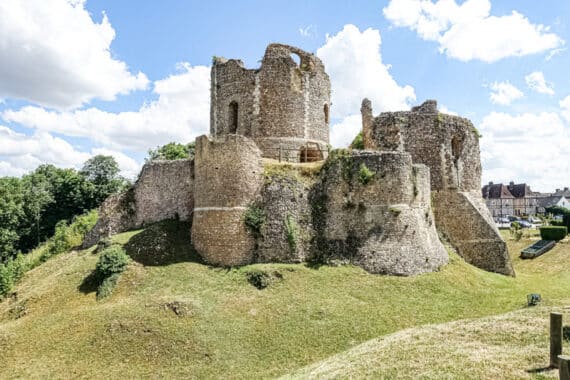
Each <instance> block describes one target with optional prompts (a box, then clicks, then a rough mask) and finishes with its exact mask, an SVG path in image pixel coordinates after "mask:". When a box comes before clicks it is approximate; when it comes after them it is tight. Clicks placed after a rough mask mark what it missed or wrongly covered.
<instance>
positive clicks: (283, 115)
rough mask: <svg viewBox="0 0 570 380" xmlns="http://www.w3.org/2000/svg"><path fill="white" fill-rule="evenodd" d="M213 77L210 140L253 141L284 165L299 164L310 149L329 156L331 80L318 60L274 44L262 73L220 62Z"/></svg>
mask: <svg viewBox="0 0 570 380" xmlns="http://www.w3.org/2000/svg"><path fill="white" fill-rule="evenodd" d="M292 57H297V59H298V61H299V62H298V63H297V62H295V60H294V59H293V58H292ZM211 77H212V79H211V83H212V90H211V105H212V106H211V109H210V135H211V136H213V137H214V138H217V137H220V136H224V135H226V134H240V135H243V136H247V137H251V138H253V139H254V140H255V142H256V143H257V145H258V146H259V148H260V149H261V151H262V154H263V156H264V157H269V158H275V159H278V158H279V157H280V156H281V159H282V160H285V161H293V162H299V161H300V159H301V157H300V155H299V151H300V149H301V148H302V147H304V146H307V144H309V146H310V147H311V148H313V149H318V150H321V151H322V154H323V156H326V153H327V145H328V142H329V112H330V111H329V107H330V80H329V77H328V75H327V74H326V73H325V70H324V66H323V64H322V62H321V61H320V60H319V59H318V58H317V57H316V56H314V55H312V54H310V53H307V52H305V51H303V50H301V49H297V48H295V47H292V46H287V45H281V44H271V45H269V46H268V47H267V49H266V51H265V55H264V57H263V60H262V63H261V67H260V68H259V69H254V70H248V69H246V68H244V67H243V63H242V62H241V61H239V60H234V59H230V60H226V59H224V58H215V59H214V62H213V65H212V74H211Z"/></svg>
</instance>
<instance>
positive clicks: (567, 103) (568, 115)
mask: <svg viewBox="0 0 570 380" xmlns="http://www.w3.org/2000/svg"><path fill="white" fill-rule="evenodd" d="M559 104H560V108H562V116H563V117H564V118H565V119H566V120H567V121H568V122H569V123H570V95H568V96H567V97H565V98H564V99H562V100H561V101H560V103H559Z"/></svg>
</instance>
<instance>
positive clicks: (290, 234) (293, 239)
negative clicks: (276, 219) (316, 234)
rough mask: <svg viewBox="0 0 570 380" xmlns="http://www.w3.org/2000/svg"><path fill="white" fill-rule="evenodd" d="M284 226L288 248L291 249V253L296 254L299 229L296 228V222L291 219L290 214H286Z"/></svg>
mask: <svg viewBox="0 0 570 380" xmlns="http://www.w3.org/2000/svg"><path fill="white" fill-rule="evenodd" d="M284 224H285V233H286V234H287V242H288V243H289V248H291V252H293V253H294V252H297V238H298V234H299V227H298V226H297V222H295V219H293V217H292V216H291V214H287V217H286V218H285V221H284Z"/></svg>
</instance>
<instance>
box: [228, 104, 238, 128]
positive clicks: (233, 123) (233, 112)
mask: <svg viewBox="0 0 570 380" xmlns="http://www.w3.org/2000/svg"><path fill="white" fill-rule="evenodd" d="M228 126H229V133H237V128H238V104H237V102H231V103H230V107H229V110H228Z"/></svg>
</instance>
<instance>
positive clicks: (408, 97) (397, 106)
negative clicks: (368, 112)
mask: <svg viewBox="0 0 570 380" xmlns="http://www.w3.org/2000/svg"><path fill="white" fill-rule="evenodd" d="M381 44H382V39H381V37H380V32H379V31H378V30H375V29H366V30H365V31H363V32H361V31H360V30H359V29H358V28H357V27H356V26H354V25H345V26H344V28H343V29H342V30H341V31H340V32H338V33H337V34H336V35H334V36H327V39H326V43H325V44H324V46H322V47H321V48H319V49H318V50H317V56H318V57H319V58H320V59H321V60H322V61H323V62H324V64H325V67H326V69H327V73H328V74H329V76H330V78H331V86H332V88H333V93H332V99H331V102H332V107H331V113H332V116H333V117H345V116H347V115H349V114H352V113H357V112H359V110H360V103H361V102H362V99H363V98H368V99H370V100H371V101H372V105H373V106H374V109H375V111H387V110H402V109H408V108H409V102H410V101H414V100H415V99H416V95H415V92H414V89H413V88H412V87H411V86H403V87H402V86H400V85H398V83H396V81H395V80H394V78H393V77H392V75H391V74H390V71H389V69H390V66H389V65H385V64H384V63H383V62H382V55H381V54H380V45H381Z"/></svg>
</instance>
